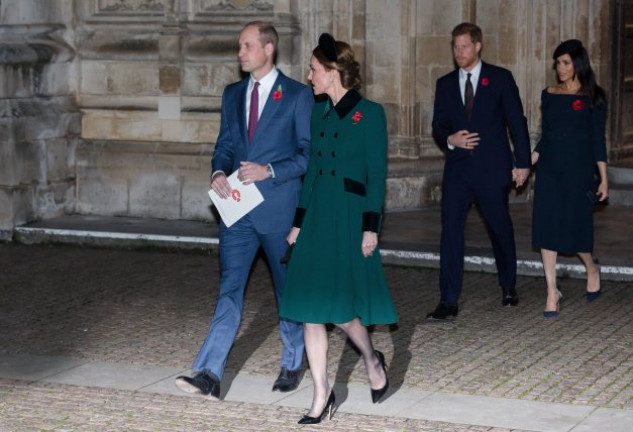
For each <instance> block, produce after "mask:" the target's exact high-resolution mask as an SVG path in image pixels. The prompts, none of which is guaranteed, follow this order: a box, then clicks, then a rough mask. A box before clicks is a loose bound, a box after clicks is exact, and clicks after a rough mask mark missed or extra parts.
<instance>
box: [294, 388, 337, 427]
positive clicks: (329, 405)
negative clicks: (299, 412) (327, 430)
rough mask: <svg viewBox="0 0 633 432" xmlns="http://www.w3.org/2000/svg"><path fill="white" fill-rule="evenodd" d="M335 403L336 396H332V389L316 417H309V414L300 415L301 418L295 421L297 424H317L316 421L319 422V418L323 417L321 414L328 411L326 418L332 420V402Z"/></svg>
mask: <svg viewBox="0 0 633 432" xmlns="http://www.w3.org/2000/svg"><path fill="white" fill-rule="evenodd" d="M335 403H336V396H334V391H331V392H330V397H328V398H327V402H326V403H325V406H324V407H323V411H321V414H320V415H319V416H318V417H310V416H309V415H304V416H303V417H301V419H300V420H299V421H298V422H297V423H299V424H317V423H321V420H322V419H323V415H324V414H325V413H326V411H327V413H328V420H332V411H333V410H334V404H335Z"/></svg>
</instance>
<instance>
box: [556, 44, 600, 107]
mask: <svg viewBox="0 0 633 432" xmlns="http://www.w3.org/2000/svg"><path fill="white" fill-rule="evenodd" d="M569 42H570V41H565V42H563V43H562V44H560V45H559V46H558V47H557V48H556V50H555V51H554V53H557V54H558V56H556V57H554V70H556V59H557V58H558V57H560V56H561V55H564V54H569V57H571V61H572V63H573V65H574V75H576V77H578V81H579V82H580V90H579V91H578V93H580V94H585V95H587V96H588V97H589V100H590V101H591V106H592V107H594V106H599V107H604V106H605V104H606V94H605V92H604V90H603V89H602V87H600V86H599V85H598V84H597V83H596V76H595V74H594V73H593V69H592V68H591V63H590V62H589V54H587V50H586V49H585V47H584V46H582V44H571V45H570V44H569ZM565 44H567V45H565ZM565 46H570V49H568V50H565V49H562V48H561V47H563V48H564V47H565ZM556 80H557V81H558V82H560V80H558V75H556Z"/></svg>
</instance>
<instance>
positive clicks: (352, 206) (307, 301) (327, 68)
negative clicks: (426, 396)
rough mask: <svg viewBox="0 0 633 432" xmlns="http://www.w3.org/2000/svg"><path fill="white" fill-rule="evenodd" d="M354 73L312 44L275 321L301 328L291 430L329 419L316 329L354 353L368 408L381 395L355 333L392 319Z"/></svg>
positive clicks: (322, 346)
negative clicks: (307, 389)
mask: <svg viewBox="0 0 633 432" xmlns="http://www.w3.org/2000/svg"><path fill="white" fill-rule="evenodd" d="M359 71H360V65H359V64H358V62H357V61H356V60H355V59H354V53H353V51H352V49H351V48H350V46H349V45H348V44H347V43H345V42H341V41H335V40H334V38H333V37H332V36H331V35H329V34H327V33H326V34H323V35H321V37H320V38H319V45H318V46H317V47H316V48H315V49H314V50H313V52H312V58H311V59H310V73H309V75H308V79H309V80H310V81H311V82H312V85H313V88H314V93H315V95H322V94H323V95H327V100H326V101H325V102H321V103H317V104H316V105H315V106H314V109H313V110H312V121H311V133H312V143H311V149H310V163H309V165H308V172H307V173H306V176H305V179H304V182H303V188H302V191H301V197H300V201H299V207H298V208H297V212H296V215H295V220H294V223H293V228H292V230H291V232H290V234H289V235H288V243H289V244H290V245H293V251H292V256H291V259H290V262H289V263H288V273H287V278H286V284H285V288H284V292H283V295H282V300H281V307H280V315H281V316H282V317H284V318H287V319H292V320H296V321H301V322H304V323H305V324H304V339H305V344H306V353H307V355H308V361H309V363H310V371H311V374H312V378H313V381H314V394H313V401H312V407H311V408H310V411H309V412H308V414H307V415H305V416H303V418H302V419H301V420H300V421H299V423H319V422H320V421H321V419H322V417H323V415H324V414H325V413H326V412H328V413H330V415H331V412H332V409H333V407H334V405H335V403H336V402H335V396H334V393H333V392H332V391H331V389H330V385H329V382H328V377H327V350H328V337H327V332H326V328H325V324H326V323H334V324H335V325H336V326H338V327H339V328H341V329H342V330H343V331H344V332H345V333H346V334H347V336H348V337H349V338H350V339H351V340H352V342H354V344H355V345H356V346H357V347H358V349H359V350H360V352H361V354H362V356H363V360H364V362H365V366H366V368H367V375H368V378H369V383H370V389H371V396H372V400H373V402H374V403H376V402H378V401H380V400H381V398H382V397H383V396H384V394H385V393H386V391H387V388H388V385H389V381H388V379H387V373H386V367H385V359H384V356H383V354H382V353H381V352H380V351H377V350H374V348H373V345H372V342H371V339H370V337H369V333H368V332H367V329H366V327H365V326H368V325H372V324H391V323H394V322H396V321H397V314H396V311H395V308H394V305H393V301H392V299H391V295H390V294H389V290H388V287H387V283H386V280H385V276H384V273H383V269H382V264H381V261H380V252H379V250H378V248H377V244H378V234H379V232H380V224H381V216H382V206H383V202H384V197H385V181H386V175H387V125H386V119H385V113H384V110H383V108H382V106H380V105H379V104H377V103H374V102H371V101H369V100H367V99H365V98H363V97H362V96H361V95H360V94H359V93H358V91H357V88H358V87H360V73H359Z"/></svg>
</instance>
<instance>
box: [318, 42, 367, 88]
mask: <svg viewBox="0 0 633 432" xmlns="http://www.w3.org/2000/svg"><path fill="white" fill-rule="evenodd" d="M334 51H335V52H336V61H332V60H329V59H328V57H327V56H326V54H325V51H324V49H323V48H321V46H320V45H319V46H317V47H316V48H315V49H313V50H312V55H313V56H314V57H315V58H316V59H317V61H318V62H319V63H321V65H323V67H324V68H325V69H326V70H332V69H336V70H337V71H338V73H339V76H340V77H341V84H342V85H343V87H345V88H346V89H357V90H358V89H359V88H360V86H361V84H362V80H361V77H360V64H359V63H358V62H357V61H356V60H355V59H354V51H353V50H352V47H350V46H349V44H347V43H345V42H341V41H336V42H334Z"/></svg>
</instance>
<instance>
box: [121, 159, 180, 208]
mask: <svg viewBox="0 0 633 432" xmlns="http://www.w3.org/2000/svg"><path fill="white" fill-rule="evenodd" d="M129 188H130V190H129V194H130V216H140V217H152V218H164V219H179V218H180V202H181V193H180V190H181V177H180V175H178V174H177V173H173V172H151V171H150V170H149V169H147V168H145V169H144V170H142V172H141V171H139V172H138V175H135V176H131V178H130V183H129Z"/></svg>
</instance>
